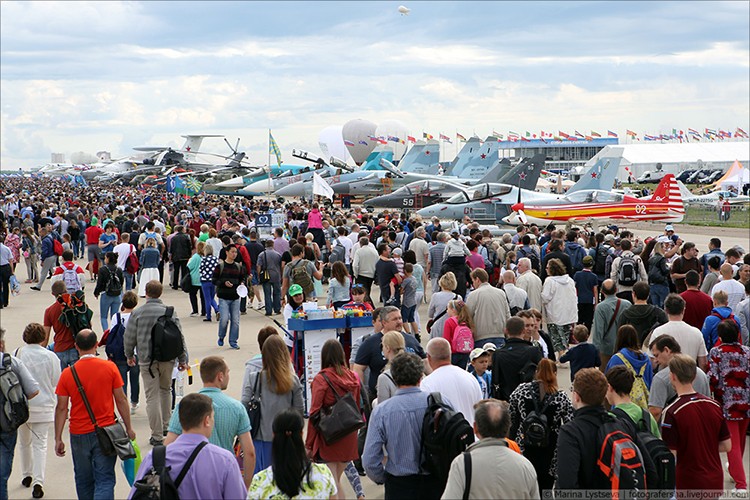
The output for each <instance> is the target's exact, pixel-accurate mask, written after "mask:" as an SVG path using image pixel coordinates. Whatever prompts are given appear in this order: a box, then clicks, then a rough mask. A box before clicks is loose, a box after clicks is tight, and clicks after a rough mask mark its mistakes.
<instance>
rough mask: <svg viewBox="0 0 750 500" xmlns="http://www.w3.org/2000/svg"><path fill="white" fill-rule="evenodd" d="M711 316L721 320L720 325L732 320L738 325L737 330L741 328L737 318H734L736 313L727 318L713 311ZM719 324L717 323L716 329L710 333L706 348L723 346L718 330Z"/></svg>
mask: <svg viewBox="0 0 750 500" xmlns="http://www.w3.org/2000/svg"><path fill="white" fill-rule="evenodd" d="M711 316H715V317H717V318H719V323H721V322H722V321H727V320H732V321H734V323H735V324H736V325H737V328H740V322H739V321H737V318H735V317H734V313H731V312H730V313H729V316H727V317H726V318H725V317H723V316H722V315H721V314H719V313H717V312H716V311H711ZM719 323H716V325H714V327H713V328H712V329H711V330H710V331H709V332H708V339H706V344H707V345H706V347H708V346H711V347H718V346H720V345H721V339H720V338H719V334H718V328H717V327H718V326H719Z"/></svg>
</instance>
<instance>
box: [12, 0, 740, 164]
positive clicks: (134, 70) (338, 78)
mask: <svg viewBox="0 0 750 500" xmlns="http://www.w3.org/2000/svg"><path fill="white" fill-rule="evenodd" d="M401 4H403V5H406V6H407V7H409V8H410V9H411V14H410V15H409V16H401V15H399V13H398V10H397V9H398V6H399V5H401ZM749 19H750V4H749V3H748V2H580V3H576V2H517V3H516V2H496V3H493V2H406V1H401V2H184V3H183V2H143V3H139V2H132V3H131V2H125V3H120V2H101V3H97V2H62V3H54V2H40V3H34V2H9V1H3V2H0V23H1V24H0V56H1V60H0V77H1V80H2V82H1V83H2V86H1V88H0V110H1V119H2V123H1V127H0V135H1V141H0V145H1V148H2V151H1V153H2V160H1V161H2V166H3V168H12V167H16V166H22V167H30V166H33V165H37V164H42V163H45V162H47V161H49V157H50V156H49V155H50V152H63V153H66V154H67V157H68V159H70V155H71V153H73V152H76V151H84V152H88V153H95V152H96V151H99V150H108V151H111V152H112V153H113V156H121V155H126V154H129V153H130V152H131V148H133V147H136V146H143V145H171V146H178V145H181V144H182V140H181V139H180V138H179V136H180V135H181V134H185V133H219V134H224V135H226V136H227V137H228V138H230V139H231V142H234V140H236V138H237V137H240V138H241V147H242V149H244V150H245V151H247V153H248V156H249V158H250V160H251V161H253V162H257V163H265V162H266V160H267V142H266V140H267V139H266V138H267V130H268V129H269V128H271V129H273V133H274V136H275V138H276V140H277V142H278V143H279V146H280V147H281V149H282V152H283V154H284V156H285V157H286V158H289V156H290V153H291V150H292V148H302V149H308V150H311V151H314V152H319V150H318V145H317V140H318V133H319V131H320V130H321V129H323V128H324V127H327V126H329V125H342V124H343V123H345V122H346V121H348V120H350V119H353V118H365V119H368V120H371V121H373V122H375V123H379V122H382V121H384V120H388V119H396V120H400V121H402V122H403V123H405V124H406V126H407V128H408V129H409V130H410V131H411V132H412V135H419V134H421V132H422V131H427V132H430V133H432V134H434V135H436V136H437V134H438V133H440V132H442V133H444V134H447V135H450V136H454V135H455V133H456V132H459V133H461V134H463V135H464V136H467V137H468V136H469V135H471V134H473V133H476V134H478V135H480V136H482V137H484V136H486V135H488V134H489V133H491V132H492V130H493V129H494V130H497V131H498V132H507V131H508V130H514V131H516V132H524V131H526V130H529V131H532V132H534V133H538V132H539V130H546V131H552V130H563V131H568V132H572V131H573V130H574V129H578V130H580V131H582V132H583V131H588V130H591V129H593V130H598V131H600V132H606V130H607V129H611V130H616V131H618V132H620V133H621V136H622V135H624V132H625V129H631V130H635V131H637V132H639V133H641V134H643V133H659V132H661V131H671V129H672V128H673V127H677V128H683V129H687V128H688V127H692V128H697V129H702V128H704V127H709V128H724V129H730V130H732V131H733V130H734V129H735V128H736V127H742V128H744V129H745V130H748V128H750V127H748V121H749V120H750V98H749V96H750V77H749V76H748V75H749V72H750V41H749V40H750V21H749ZM204 149H207V150H211V151H214V152H218V153H226V152H227V151H228V149H227V148H226V146H225V145H224V144H223V143H222V142H221V141H220V140H218V139H211V140H208V139H207V140H206V142H205V143H204Z"/></svg>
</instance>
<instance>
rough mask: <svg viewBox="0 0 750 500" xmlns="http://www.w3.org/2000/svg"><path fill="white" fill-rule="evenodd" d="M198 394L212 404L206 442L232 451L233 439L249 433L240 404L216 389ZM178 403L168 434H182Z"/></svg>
mask: <svg viewBox="0 0 750 500" xmlns="http://www.w3.org/2000/svg"><path fill="white" fill-rule="evenodd" d="M198 394H205V395H206V396H208V397H210V398H211V399H212V400H213V404H214V430H213V432H212V433H211V437H210V438H209V439H208V442H209V443H211V444H215V445H216V446H220V447H221V448H224V449H225V450H229V451H233V450H234V438H235V437H236V436H241V435H242V434H244V433H246V432H250V419H249V418H248V416H247V412H246V411H245V408H243V407H242V403H240V402H239V401H237V400H236V399H234V398H231V397H229V396H227V395H226V394H224V393H223V392H221V389H219V388H217V387H204V388H203V389H201V390H200V391H198ZM179 413H180V412H179V403H178V404H177V406H176V407H175V409H174V411H173V412H172V418H171V419H170V420H169V432H173V433H175V434H182V425H180V415H179Z"/></svg>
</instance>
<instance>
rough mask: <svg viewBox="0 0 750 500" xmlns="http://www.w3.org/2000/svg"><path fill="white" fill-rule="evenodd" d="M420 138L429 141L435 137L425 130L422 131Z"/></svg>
mask: <svg viewBox="0 0 750 500" xmlns="http://www.w3.org/2000/svg"><path fill="white" fill-rule="evenodd" d="M422 138H423V139H427V140H428V141H431V140H432V139H434V138H435V137H434V136H433V135H432V134H428V133H427V132H422Z"/></svg>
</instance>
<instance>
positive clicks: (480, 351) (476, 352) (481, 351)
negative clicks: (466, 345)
mask: <svg viewBox="0 0 750 500" xmlns="http://www.w3.org/2000/svg"><path fill="white" fill-rule="evenodd" d="M482 354H489V351H486V350H484V349H482V348H480V347H476V348H474V349H472V351H471V352H470V353H469V361H474V360H475V359H477V358H478V357H479V356H481V355H482Z"/></svg>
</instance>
